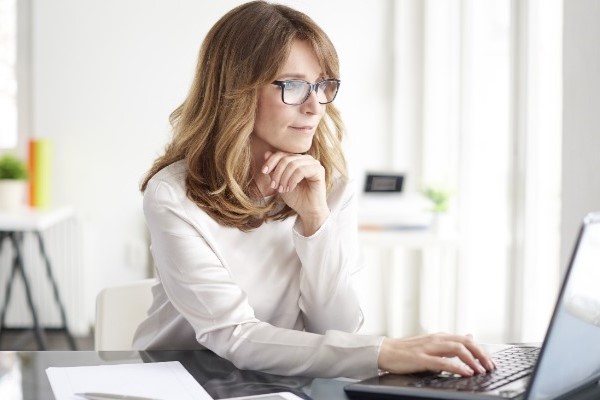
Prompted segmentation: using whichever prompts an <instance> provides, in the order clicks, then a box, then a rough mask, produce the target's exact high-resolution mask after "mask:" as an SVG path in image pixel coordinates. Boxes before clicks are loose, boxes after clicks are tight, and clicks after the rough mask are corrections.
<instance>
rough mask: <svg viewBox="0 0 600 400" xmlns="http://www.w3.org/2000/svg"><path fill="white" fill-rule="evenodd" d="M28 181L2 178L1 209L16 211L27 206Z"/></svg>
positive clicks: (0, 187) (0, 186) (0, 189)
mask: <svg viewBox="0 0 600 400" xmlns="http://www.w3.org/2000/svg"><path fill="white" fill-rule="evenodd" d="M26 192H27V181H23V180H16V179H0V210H2V211H16V210H18V209H20V208H22V207H23V206H25V194H26Z"/></svg>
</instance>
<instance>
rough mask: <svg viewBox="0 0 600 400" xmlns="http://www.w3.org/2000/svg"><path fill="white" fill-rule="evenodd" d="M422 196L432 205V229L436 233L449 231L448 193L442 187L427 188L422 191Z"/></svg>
mask: <svg viewBox="0 0 600 400" xmlns="http://www.w3.org/2000/svg"><path fill="white" fill-rule="evenodd" d="M423 194H424V195H425V197H426V198H427V199H429V201H431V203H432V208H431V211H432V212H433V224H432V228H433V229H434V230H435V231H437V232H438V233H439V232H443V231H446V230H449V229H450V224H451V221H449V216H448V214H447V212H448V206H449V204H450V191H449V190H447V189H445V188H442V187H437V186H429V187H427V188H426V189H425V190H424V191H423Z"/></svg>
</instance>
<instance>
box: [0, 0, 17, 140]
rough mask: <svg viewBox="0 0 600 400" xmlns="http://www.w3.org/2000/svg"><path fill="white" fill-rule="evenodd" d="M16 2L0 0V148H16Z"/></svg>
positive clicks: (14, 0) (13, 0)
mask: <svg viewBox="0 0 600 400" xmlns="http://www.w3.org/2000/svg"><path fill="white" fill-rule="evenodd" d="M16 63H17V1H16V0H0V148H13V147H16V145H17V70H16Z"/></svg>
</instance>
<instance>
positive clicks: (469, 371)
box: [463, 366, 475, 376]
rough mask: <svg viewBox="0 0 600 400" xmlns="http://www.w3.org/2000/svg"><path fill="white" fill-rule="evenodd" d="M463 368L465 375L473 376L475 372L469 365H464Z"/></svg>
mask: <svg viewBox="0 0 600 400" xmlns="http://www.w3.org/2000/svg"><path fill="white" fill-rule="evenodd" d="M463 370H464V371H465V372H466V373H465V375H468V376H473V374H475V371H473V370H472V369H471V368H470V367H467V366H464V367H463Z"/></svg>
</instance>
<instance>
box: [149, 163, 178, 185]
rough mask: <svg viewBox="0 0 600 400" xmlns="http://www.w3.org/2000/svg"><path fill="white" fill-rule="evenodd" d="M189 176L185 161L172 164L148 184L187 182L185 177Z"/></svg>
mask: <svg viewBox="0 0 600 400" xmlns="http://www.w3.org/2000/svg"><path fill="white" fill-rule="evenodd" d="M186 176H187V167H186V164H185V160H179V161H175V162H174V163H172V164H169V165H167V166H166V167H164V168H163V169H161V170H160V171H158V172H157V173H156V174H154V176H153V177H152V178H150V180H149V181H148V183H149V184H150V183H153V182H154V183H156V182H161V181H166V182H171V183H176V182H185V177H186Z"/></svg>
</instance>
